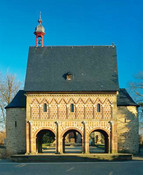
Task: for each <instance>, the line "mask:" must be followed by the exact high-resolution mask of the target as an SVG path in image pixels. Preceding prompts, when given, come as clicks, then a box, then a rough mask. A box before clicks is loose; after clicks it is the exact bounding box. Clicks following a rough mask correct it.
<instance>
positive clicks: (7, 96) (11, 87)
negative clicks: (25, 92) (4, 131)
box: [0, 72, 21, 127]
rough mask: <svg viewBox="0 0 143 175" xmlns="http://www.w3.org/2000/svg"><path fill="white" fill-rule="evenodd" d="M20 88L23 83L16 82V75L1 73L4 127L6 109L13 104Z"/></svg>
mask: <svg viewBox="0 0 143 175" xmlns="http://www.w3.org/2000/svg"><path fill="white" fill-rule="evenodd" d="M20 86H21V82H20V81H18V80H16V75H14V74H11V73H9V72H7V73H6V75H3V74H2V73H0V119H1V122H2V123H3V125H4V127H5V124H6V111H5V107H6V106H7V105H8V104H9V103H10V102H11V100H12V99H13V97H14V96H15V95H16V93H17V92H18V90H19V88H20Z"/></svg>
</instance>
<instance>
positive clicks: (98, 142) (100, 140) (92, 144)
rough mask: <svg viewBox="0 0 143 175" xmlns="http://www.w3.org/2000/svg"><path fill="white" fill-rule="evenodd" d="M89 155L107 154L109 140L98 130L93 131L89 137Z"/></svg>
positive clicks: (104, 133)
mask: <svg viewBox="0 0 143 175" xmlns="http://www.w3.org/2000/svg"><path fill="white" fill-rule="evenodd" d="M89 152H90V153H108V152H109V139H108V134H107V133H106V132H105V131H103V130H100V129H97V130H94V131H92V132H91V133H90V135H89Z"/></svg>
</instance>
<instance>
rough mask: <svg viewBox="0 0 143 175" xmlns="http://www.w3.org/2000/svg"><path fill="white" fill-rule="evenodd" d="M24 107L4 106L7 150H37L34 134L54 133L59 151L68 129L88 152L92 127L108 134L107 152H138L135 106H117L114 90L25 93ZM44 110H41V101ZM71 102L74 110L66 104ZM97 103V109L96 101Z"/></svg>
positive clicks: (84, 150)
mask: <svg viewBox="0 0 143 175" xmlns="http://www.w3.org/2000/svg"><path fill="white" fill-rule="evenodd" d="M26 96H27V97H26V98H27V100H26V101H27V104H26V106H27V108H26V111H25V108H8V109H7V122H6V126H7V127H6V128H7V131H6V132H7V139H6V145H7V153H8V154H10V155H11V154H16V153H27V154H37V145H36V144H37V143H36V138H37V134H38V133H39V132H40V131H42V130H50V131H52V132H53V133H54V134H55V139H56V141H55V142H56V152H58V153H63V136H64V134H65V133H66V132H67V131H69V130H75V131H78V132H79V133H80V134H81V136H82V148H83V149H82V151H83V152H84V153H89V136H90V134H91V132H92V131H99V132H100V131H101V133H102V131H103V133H106V134H107V136H108V138H107V139H108V153H116V152H129V153H134V154H135V153H137V152H138V117H137V108H136V107H135V106H127V107H125V106H118V108H117V94H111V93H110V94H108V93H107V94H27V95H26ZM45 103H46V104H47V112H44V104H45ZM71 104H74V112H71V111H70V105H71ZM98 104H100V105H101V109H100V112H97V105H98Z"/></svg>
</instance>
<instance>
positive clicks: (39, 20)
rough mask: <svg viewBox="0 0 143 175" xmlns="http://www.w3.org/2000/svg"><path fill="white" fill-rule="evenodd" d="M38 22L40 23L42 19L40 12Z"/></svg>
mask: <svg viewBox="0 0 143 175" xmlns="http://www.w3.org/2000/svg"><path fill="white" fill-rule="evenodd" d="M38 22H39V23H40V24H41V23H42V19H41V12H40V13H39V19H38Z"/></svg>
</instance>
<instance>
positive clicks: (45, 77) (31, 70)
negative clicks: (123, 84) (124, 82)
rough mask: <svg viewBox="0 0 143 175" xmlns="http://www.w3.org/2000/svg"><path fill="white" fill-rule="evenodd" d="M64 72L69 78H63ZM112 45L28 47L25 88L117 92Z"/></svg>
mask: <svg viewBox="0 0 143 175" xmlns="http://www.w3.org/2000/svg"><path fill="white" fill-rule="evenodd" d="M67 73H70V74H72V80H66V79H65V76H66V74H67ZM118 89H119V86H118V73H117V59H116V47H115V46H114V47H113V46H51V47H50V46H48V47H30V49H29V57H28V65H27V73H26V80H25V87H24V90H25V91H27V92H28V91H29V92H32V91H39V92H79V91H82V92H83V91H85V92H87V91H89V92H94V91H117V90H118Z"/></svg>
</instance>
